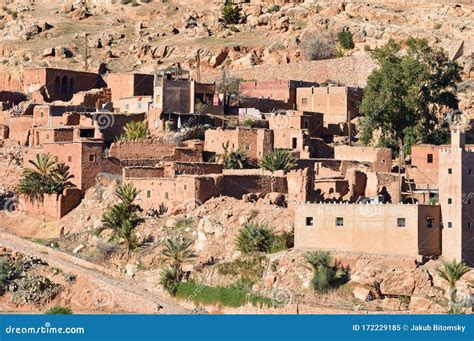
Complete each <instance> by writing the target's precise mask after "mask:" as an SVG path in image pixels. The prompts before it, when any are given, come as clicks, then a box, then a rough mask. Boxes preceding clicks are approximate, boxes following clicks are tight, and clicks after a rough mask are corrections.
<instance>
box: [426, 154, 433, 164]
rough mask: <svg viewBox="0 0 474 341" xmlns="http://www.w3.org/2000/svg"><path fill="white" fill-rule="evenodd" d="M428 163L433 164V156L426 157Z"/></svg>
mask: <svg viewBox="0 0 474 341" xmlns="http://www.w3.org/2000/svg"><path fill="white" fill-rule="evenodd" d="M426 162H428V163H433V154H428V155H426Z"/></svg>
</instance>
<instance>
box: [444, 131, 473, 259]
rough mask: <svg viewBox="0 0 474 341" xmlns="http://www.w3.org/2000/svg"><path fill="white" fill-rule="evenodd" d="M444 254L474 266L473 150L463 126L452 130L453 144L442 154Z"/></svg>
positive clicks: (447, 257) (445, 257)
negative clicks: (469, 146)
mask: <svg viewBox="0 0 474 341" xmlns="http://www.w3.org/2000/svg"><path fill="white" fill-rule="evenodd" d="M438 174H439V203H440V205H441V215H442V221H443V232H442V255H443V258H444V259H445V260H452V259H456V260H457V261H464V262H465V263H466V264H468V265H470V266H474V152H472V151H470V149H469V148H466V135H465V131H464V128H463V127H462V126H460V125H459V126H457V127H454V128H452V130H451V145H450V146H449V147H447V148H441V149H440V153H439V170H438Z"/></svg>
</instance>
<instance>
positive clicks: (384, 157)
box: [334, 145, 392, 172]
mask: <svg viewBox="0 0 474 341" xmlns="http://www.w3.org/2000/svg"><path fill="white" fill-rule="evenodd" d="M334 158H335V159H336V160H347V161H357V162H361V163H371V167H372V169H373V170H375V171H378V172H390V170H391V169H392V150H391V149H390V148H373V147H352V146H344V145H341V146H335V147H334Z"/></svg>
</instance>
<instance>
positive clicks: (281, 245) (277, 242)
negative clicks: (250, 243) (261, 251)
mask: <svg viewBox="0 0 474 341" xmlns="http://www.w3.org/2000/svg"><path fill="white" fill-rule="evenodd" d="M294 245H295V235H294V234H293V233H288V232H284V233H282V234H277V235H275V239H274V240H273V244H272V247H271V249H270V253H276V252H280V251H284V250H288V249H291V248H292V247H293V246H294Z"/></svg>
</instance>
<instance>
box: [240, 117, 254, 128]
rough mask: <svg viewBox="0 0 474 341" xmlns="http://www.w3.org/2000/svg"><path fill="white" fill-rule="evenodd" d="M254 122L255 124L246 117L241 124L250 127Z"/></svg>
mask: <svg viewBox="0 0 474 341" xmlns="http://www.w3.org/2000/svg"><path fill="white" fill-rule="evenodd" d="M254 124H255V121H254V120H252V119H251V118H246V119H245V120H244V122H243V123H242V125H243V126H244V127H246V128H252V127H253V125H254Z"/></svg>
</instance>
